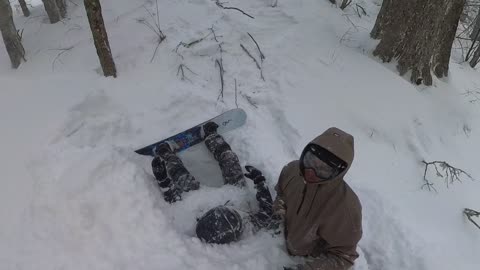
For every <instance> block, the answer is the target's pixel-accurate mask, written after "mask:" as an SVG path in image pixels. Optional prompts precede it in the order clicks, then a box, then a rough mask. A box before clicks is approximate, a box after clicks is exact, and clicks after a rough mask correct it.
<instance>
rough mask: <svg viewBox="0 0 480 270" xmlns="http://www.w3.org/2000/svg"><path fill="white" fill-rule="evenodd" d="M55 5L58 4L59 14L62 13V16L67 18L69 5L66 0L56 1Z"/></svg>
mask: <svg viewBox="0 0 480 270" xmlns="http://www.w3.org/2000/svg"><path fill="white" fill-rule="evenodd" d="M55 3H56V4H57V8H58V12H60V16H61V17H62V18H66V17H67V3H66V2H65V0H55Z"/></svg>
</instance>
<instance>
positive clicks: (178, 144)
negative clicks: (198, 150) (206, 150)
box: [135, 109, 247, 156]
mask: <svg viewBox="0 0 480 270" xmlns="http://www.w3.org/2000/svg"><path fill="white" fill-rule="evenodd" d="M246 120H247V114H246V113H245V111H244V110H242V109H233V110H229V111H226V112H224V113H222V114H220V115H218V116H217V117H214V118H212V119H210V120H207V121H205V122H203V123H201V124H198V125H196V126H194V127H192V128H190V129H187V130H185V131H183V132H180V133H178V134H176V135H173V136H171V137H169V138H166V139H163V140H161V141H158V142H156V143H154V144H151V145H148V146H145V147H143V148H140V149H138V150H136V151H135V152H136V153H137V154H140V155H145V156H154V154H153V149H154V148H155V147H156V146H157V145H159V144H161V143H163V142H167V141H168V142H169V143H170V145H173V146H174V148H175V149H173V150H174V151H175V153H177V152H180V151H183V150H185V149H188V148H189V147H192V146H194V145H196V144H199V143H201V142H202V141H203V140H204V137H205V136H204V132H203V125H204V124H206V123H208V122H215V123H216V124H217V125H218V130H217V132H218V134H223V133H226V132H228V131H231V130H233V129H236V128H239V127H241V126H243V124H245V121H246Z"/></svg>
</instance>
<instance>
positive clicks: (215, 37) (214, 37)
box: [208, 25, 218, 42]
mask: <svg viewBox="0 0 480 270" xmlns="http://www.w3.org/2000/svg"><path fill="white" fill-rule="evenodd" d="M208 29H210V31H211V32H212V34H213V39H215V41H216V42H218V39H217V34H216V33H215V29H214V28H213V25H212V27H210V28H208Z"/></svg>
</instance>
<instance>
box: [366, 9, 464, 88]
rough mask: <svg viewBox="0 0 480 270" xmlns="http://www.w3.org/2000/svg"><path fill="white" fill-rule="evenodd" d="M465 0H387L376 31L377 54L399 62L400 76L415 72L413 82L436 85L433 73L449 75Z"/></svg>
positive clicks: (373, 36)
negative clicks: (451, 55) (453, 46)
mask: <svg viewBox="0 0 480 270" xmlns="http://www.w3.org/2000/svg"><path fill="white" fill-rule="evenodd" d="M464 5H465V0H402V1H397V0H384V1H383V4H382V8H381V9H380V13H379V15H378V17H377V21H376V22H375V26H374V27H373V29H372V32H371V36H372V38H376V39H380V43H379V44H378V45H377V48H376V49H375V50H374V52H373V55H375V56H378V57H380V58H381V59H382V60H383V61H384V62H390V61H392V60H393V59H397V60H398V66H397V68H398V70H399V72H400V75H404V74H405V73H407V72H408V71H411V77H410V80H411V81H412V82H413V83H416V84H417V85H419V84H422V83H423V84H425V85H432V83H433V79H432V74H431V71H432V70H433V72H434V74H435V75H436V76H437V77H439V78H441V77H443V76H447V75H448V66H449V61H450V54H451V50H452V44H453V41H454V39H455V33H456V30H457V27H458V22H459V20H460V16H461V14H462V11H463V7H464Z"/></svg>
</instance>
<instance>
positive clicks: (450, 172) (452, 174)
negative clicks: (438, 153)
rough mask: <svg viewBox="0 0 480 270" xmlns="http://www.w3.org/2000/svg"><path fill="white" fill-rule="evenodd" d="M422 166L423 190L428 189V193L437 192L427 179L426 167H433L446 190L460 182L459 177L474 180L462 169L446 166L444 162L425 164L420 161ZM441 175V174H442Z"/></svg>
mask: <svg viewBox="0 0 480 270" xmlns="http://www.w3.org/2000/svg"><path fill="white" fill-rule="evenodd" d="M422 163H423V164H425V171H424V174H423V180H424V182H425V184H423V186H422V189H423V188H425V187H426V188H428V190H429V191H432V190H434V191H435V192H437V190H436V189H435V187H434V186H433V185H434V184H433V183H432V182H430V181H429V180H428V179H427V172H428V167H429V166H433V168H434V169H435V172H436V175H437V176H438V177H440V178H443V179H444V180H445V184H446V185H447V188H448V187H449V185H451V184H453V183H455V182H457V181H458V182H462V180H461V176H462V175H464V176H466V177H467V178H468V179H470V180H472V181H473V180H475V179H474V178H473V177H472V176H471V175H470V174H469V173H467V172H465V171H464V170H462V169H459V168H456V167H453V166H452V165H450V164H448V163H447V162H445V161H432V162H426V161H425V160H423V161H422ZM442 173H443V174H442Z"/></svg>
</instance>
